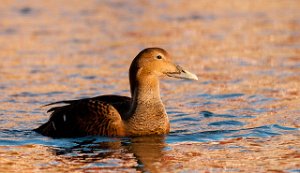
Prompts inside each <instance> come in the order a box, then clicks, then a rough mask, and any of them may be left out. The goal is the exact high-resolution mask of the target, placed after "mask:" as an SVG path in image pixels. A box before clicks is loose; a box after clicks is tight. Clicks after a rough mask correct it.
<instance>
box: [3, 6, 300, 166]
mask: <svg viewBox="0 0 300 173" xmlns="http://www.w3.org/2000/svg"><path fill="white" fill-rule="evenodd" d="M64 4H67V5H64ZM64 4H62V2H61V1H59V0H53V1H31V0H29V1H18V2H15V1H9V0H5V1H3V2H1V4H0V50H1V51H0V95H1V96H0V172H11V171H16V172H35V171H36V172H84V171H94V172H97V171H99V172H100V171H101V172H105V171H106V172H109V171H112V172H142V171H147V170H148V171H151V172H180V171H187V172H189V171H196V172H198V171H200V172H201V171H206V172H288V171H298V172H299V169H300V160H299V157H300V156H299V154H300V152H299V151H300V150H299V149H300V144H299V141H300V140H299V131H298V130H289V128H291V129H294V128H299V127H300V116H299V115H300V109H299V103H300V78H299V76H300V70H299V69H300V57H299V54H300V32H299V31H300V20H299V19H300V12H299V11H300V6H299V2H298V1H297V0H289V1H276V0H270V1H251V0H249V1H226V3H225V2H223V1H214V2H210V1H164V2H161V1H151V2H150V1H149V2H147V1H130V2H126V3H125V2H123V1H113V2H111V1H64ZM150 46H159V47H163V48H165V49H167V50H168V51H169V52H170V53H171V54H172V55H173V59H174V61H175V62H177V63H179V64H181V65H182V66H184V67H187V68H188V69H190V70H191V71H193V72H195V73H196V74H197V75H198V76H199V77H200V80H199V82H186V81H174V80H170V79H165V80H164V81H163V82H162V83H161V88H162V100H163V102H164V103H165V106H166V109H167V111H168V112H169V115H170V120H171V134H170V135H169V136H167V137H166V138H163V137H162V138H159V137H156V138H135V139H130V140H127V139H116V140H114V141H106V142H105V141H100V142H98V143H97V141H96V142H95V141H89V140H87V141H85V140H81V141H79V142H77V143H76V142H72V141H71V142H70V141H68V140H67V142H66V139H62V140H58V139H51V138H45V137H41V136H38V135H37V134H34V133H29V134H27V133H24V132H23V131H24V130H25V131H26V130H30V129H33V128H35V127H37V126H38V125H40V124H41V123H43V122H45V121H46V120H47V118H48V115H47V114H46V113H45V111H46V108H44V107H41V106H42V105H44V104H47V103H50V102H54V101H58V100H65V99H74V98H82V97H91V96H96V95H100V94H109V93H113V94H122V95H129V91H128V90H129V84H128V76H127V73H128V72H127V71H128V68H129V64H130V62H131V60H132V58H133V57H134V56H135V55H136V53H137V52H139V51H140V50H141V49H142V48H144V47H150ZM202 111H209V112H211V113H212V115H213V116H209V117H204V115H203V112H202ZM227 120H232V121H227ZM224 122H225V123H228V122H231V123H235V124H236V125H231V126H222V125H221V126H218V125H216V124H217V123H224ZM258 127H262V128H261V129H264V128H265V131H264V130H261V129H260V128H258ZM274 129H275V130H274ZM14 130H16V131H14ZM222 130H224V131H225V132H226V130H236V132H234V133H230V134H227V133H224V134H221V135H218V133H223V131H222ZM205 132H214V133H212V134H211V135H207V134H209V133H205ZM248 133H249V134H250V135H249V134H248ZM256 134H258V135H256ZM193 135H194V136H193ZM214 135H215V136H214ZM247 135H248V136H247ZM255 135H256V136H255ZM264 135H265V136H264ZM190 136H192V137H190ZM220 136H221V137H220ZM214 137H216V138H214ZM226 137H227V138H226ZM61 141H63V142H61ZM64 142H65V143H64ZM56 143H57V144H56ZM74 143H76V145H75V146H73V145H72V146H68V145H69V144H74ZM54 144H56V145H54ZM66 144H68V145H67V146H64V145H66Z"/></svg>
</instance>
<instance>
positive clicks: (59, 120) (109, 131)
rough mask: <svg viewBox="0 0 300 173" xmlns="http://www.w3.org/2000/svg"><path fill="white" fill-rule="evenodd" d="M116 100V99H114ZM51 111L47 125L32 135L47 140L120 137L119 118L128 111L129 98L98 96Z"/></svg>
mask: <svg viewBox="0 0 300 173" xmlns="http://www.w3.org/2000/svg"><path fill="white" fill-rule="evenodd" d="M118 98H119V99H118ZM61 103H64V104H66V105H63V106H57V107H52V108H51V109H49V110H48V112H51V116H50V119H49V121H48V122H46V123H45V124H43V125H41V126H40V127H38V128H37V129H35V131H37V132H39V133H41V134H43V135H46V136H51V137H76V136H86V135H103V136H124V135H125V134H124V124H123V121H122V116H121V115H124V111H126V110H127V109H128V107H127V106H128V105H129V104H130V98H128V97H122V96H99V97H94V98H88V99H81V100H66V101H60V102H55V103H51V104H49V105H55V104H61Z"/></svg>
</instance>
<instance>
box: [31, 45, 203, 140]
mask: <svg viewBox="0 0 300 173" xmlns="http://www.w3.org/2000/svg"><path fill="white" fill-rule="evenodd" d="M163 76H168V77H174V78H182V79H192V80H198V78H197V76H196V75H195V74H192V73H190V72H188V71H187V70H185V69H183V68H182V67H180V66H179V65H175V64H173V63H172V62H171V60H170V56H169V54H168V53H167V52H166V51H165V50H164V49H161V48H147V49H144V50H143V51H141V52H140V53H139V54H138V55H137V56H136V57H135V58H134V59H133V61H132V63H131V66H130V69H129V81H130V91H131V98H130V97H126V96H117V95H102V96H98V97H93V98H86V99H80V100H66V101H59V102H55V103H50V104H48V105H55V104H60V103H64V104H66V105H63V106H57V107H53V108H51V109H49V110H48V112H52V113H51V116H50V119H49V121H48V122H46V123H45V124H43V125H41V126H40V127H38V128H37V129H35V131H36V132H38V133H41V134H42V135H46V136H50V137H79V136H87V135H103V136H120V137H121V136H142V135H155V134H156V135H163V134H167V133H169V130H170V124H169V119H168V115H167V113H166V111H165V107H164V105H163V103H162V101H161V98H160V93H159V78H160V77H163ZM48 105H47V106H48Z"/></svg>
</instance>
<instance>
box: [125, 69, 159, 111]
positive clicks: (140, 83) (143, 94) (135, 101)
mask: <svg viewBox="0 0 300 173" xmlns="http://www.w3.org/2000/svg"><path fill="white" fill-rule="evenodd" d="M131 90H132V93H131V97H132V102H131V107H130V113H131V114H133V113H136V112H137V111H147V109H155V108H156V109H159V108H160V107H163V104H162V101H161V98H160V90H159V80H158V78H157V77H155V76H150V75H149V76H144V77H143V79H138V78H137V79H136V81H135V82H134V85H133V87H132V88H131Z"/></svg>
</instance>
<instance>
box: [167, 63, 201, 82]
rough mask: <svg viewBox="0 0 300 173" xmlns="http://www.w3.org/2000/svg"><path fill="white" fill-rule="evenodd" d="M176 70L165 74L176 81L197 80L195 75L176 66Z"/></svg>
mask: <svg viewBox="0 0 300 173" xmlns="http://www.w3.org/2000/svg"><path fill="white" fill-rule="evenodd" d="M177 69H178V71H177V72H170V73H167V76H169V77H173V78H178V79H189V80H198V77H197V76H196V75H195V74H193V73H191V72H189V71H187V70H185V69H183V68H182V67H180V66H177Z"/></svg>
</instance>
